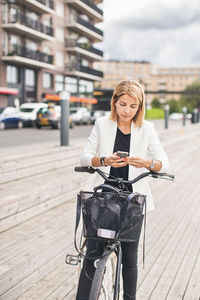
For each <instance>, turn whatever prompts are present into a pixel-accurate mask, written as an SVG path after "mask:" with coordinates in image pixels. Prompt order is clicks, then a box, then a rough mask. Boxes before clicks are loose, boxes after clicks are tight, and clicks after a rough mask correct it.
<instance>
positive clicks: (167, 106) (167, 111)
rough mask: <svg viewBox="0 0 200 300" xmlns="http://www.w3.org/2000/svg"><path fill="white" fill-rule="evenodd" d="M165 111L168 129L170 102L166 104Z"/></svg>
mask: <svg viewBox="0 0 200 300" xmlns="http://www.w3.org/2000/svg"><path fill="white" fill-rule="evenodd" d="M164 111H165V129H168V117H169V104H165V106H164Z"/></svg>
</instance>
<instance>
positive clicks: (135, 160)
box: [126, 156, 151, 169]
mask: <svg viewBox="0 0 200 300" xmlns="http://www.w3.org/2000/svg"><path fill="white" fill-rule="evenodd" d="M126 162H127V164H129V165H131V166H133V167H135V168H147V169H148V168H150V167H151V160H150V159H146V158H141V157H131V156H129V157H126Z"/></svg>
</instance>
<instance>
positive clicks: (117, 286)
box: [113, 243, 122, 300]
mask: <svg viewBox="0 0 200 300" xmlns="http://www.w3.org/2000/svg"><path fill="white" fill-rule="evenodd" d="M121 264H122V248H121V243H120V244H119V245H118V254H117V269H116V276H115V289H114V296H113V300H118V299H119V295H120V273H121Z"/></svg>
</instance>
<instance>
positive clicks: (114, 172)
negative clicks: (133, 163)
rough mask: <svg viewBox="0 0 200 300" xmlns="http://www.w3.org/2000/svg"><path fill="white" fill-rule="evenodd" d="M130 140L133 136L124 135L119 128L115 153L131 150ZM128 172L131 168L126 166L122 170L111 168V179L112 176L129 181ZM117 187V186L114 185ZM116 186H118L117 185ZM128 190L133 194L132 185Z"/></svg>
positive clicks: (128, 186)
mask: <svg viewBox="0 0 200 300" xmlns="http://www.w3.org/2000/svg"><path fill="white" fill-rule="evenodd" d="M130 138H131V134H130V133H129V134H124V133H123V132H121V130H120V129H119V128H117V134H116V137H115V144H114V149H113V153H114V152H117V151H124V152H128V153H129V150H130ZM128 171H129V166H128V165H127V166H125V167H121V168H112V167H111V168H110V176H109V178H112V176H114V177H119V178H123V179H124V180H128ZM113 185H115V184H113ZM115 186H116V185H115ZM127 188H128V190H129V191H130V192H132V186H131V185H127Z"/></svg>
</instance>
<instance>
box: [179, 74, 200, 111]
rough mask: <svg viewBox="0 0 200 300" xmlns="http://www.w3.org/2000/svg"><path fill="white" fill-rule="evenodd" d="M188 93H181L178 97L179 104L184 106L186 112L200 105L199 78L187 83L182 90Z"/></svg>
mask: <svg viewBox="0 0 200 300" xmlns="http://www.w3.org/2000/svg"><path fill="white" fill-rule="evenodd" d="M184 91H185V92H186V93H188V95H182V96H181V97H180V98H179V102H180V104H181V106H182V107H183V106H186V107H187V109H188V112H189V113H191V112H192V111H193V109H194V108H199V107H200V80H197V81H195V82H193V83H192V84H191V85H188V86H187V87H186V89H185V90H184Z"/></svg>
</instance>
